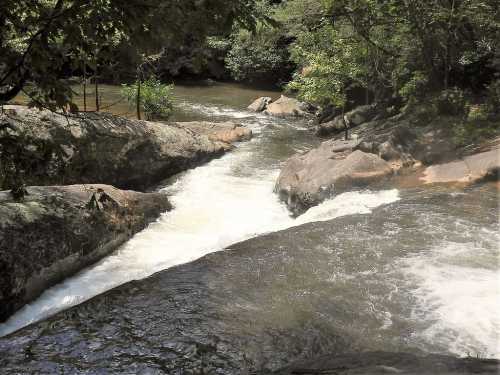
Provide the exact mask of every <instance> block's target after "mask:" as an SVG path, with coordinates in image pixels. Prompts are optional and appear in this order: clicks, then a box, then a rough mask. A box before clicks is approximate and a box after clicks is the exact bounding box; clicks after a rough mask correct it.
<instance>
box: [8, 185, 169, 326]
mask: <svg viewBox="0 0 500 375" xmlns="http://www.w3.org/2000/svg"><path fill="white" fill-rule="evenodd" d="M27 192H28V195H26V196H25V198H24V199H23V200H22V201H20V202H17V201H14V200H13V199H12V196H11V194H10V192H7V191H1V192H0V321H4V320H6V319H7V318H8V317H9V316H10V315H12V314H13V313H14V312H15V311H16V310H18V309H20V308H21V307H22V306H23V305H24V304H26V303H28V302H30V301H32V300H33V299H34V298H36V297H38V296H39V295H40V294H41V293H42V292H43V291H44V290H45V289H47V288H48V287H50V286H52V285H54V284H56V283H58V282H60V281H61V280H63V279H64V278H66V277H68V276H71V275H72V274H74V273H76V272H78V271H79V270H81V269H83V268H84V267H86V266H88V265H90V264H92V263H94V262H96V261H97V260H99V259H101V258H103V257H104V256H106V255H108V254H110V253H111V252H112V251H114V250H115V249H117V248H118V247H119V246H120V245H121V244H123V243H124V242H125V241H127V240H128V239H129V238H130V237H131V236H132V235H133V234H135V233H137V232H139V231H140V230H142V229H144V228H145V227H146V225H147V224H148V223H150V222H151V221H153V220H155V219H157V218H158V217H159V216H160V215H161V214H162V213H164V212H167V211H168V210H170V209H171V205H170V203H169V201H168V198H167V196H166V195H165V194H161V193H138V192H135V191H124V190H119V189H116V188H114V187H112V186H108V185H69V186H44V187H29V188H27Z"/></svg>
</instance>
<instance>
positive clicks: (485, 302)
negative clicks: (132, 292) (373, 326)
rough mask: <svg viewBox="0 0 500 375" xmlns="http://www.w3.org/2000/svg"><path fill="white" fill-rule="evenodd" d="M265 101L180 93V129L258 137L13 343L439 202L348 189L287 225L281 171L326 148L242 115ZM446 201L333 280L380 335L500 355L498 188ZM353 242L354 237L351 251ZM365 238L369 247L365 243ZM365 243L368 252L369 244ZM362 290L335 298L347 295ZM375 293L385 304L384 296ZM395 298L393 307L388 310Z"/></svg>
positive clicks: (187, 177) (70, 288)
mask: <svg viewBox="0 0 500 375" xmlns="http://www.w3.org/2000/svg"><path fill="white" fill-rule="evenodd" d="M102 90H104V91H103V92H104V93H106V98H107V102H109V103H113V102H116V100H118V99H117V98H118V96H117V95H118V93H119V89H118V88H116V87H112V86H105V87H103V88H102ZM263 95H266V96H273V97H277V96H278V95H279V93H276V92H269V91H258V90H252V89H247V88H244V87H242V86H238V85H227V84H216V85H213V86H177V88H176V115H175V119H176V120H199V119H209V120H216V121H219V120H233V121H237V122H240V123H242V124H244V125H245V126H247V127H249V128H251V129H252V130H253V132H254V134H255V137H254V139H253V140H252V141H250V142H245V143H241V144H239V145H238V146H237V148H236V149H235V150H234V151H233V152H231V153H229V154H227V155H225V156H224V157H222V158H220V159H217V160H214V161H212V162H210V163H209V164H207V165H205V166H202V167H198V168H196V169H193V170H190V171H187V172H184V173H182V174H180V175H179V176H176V177H175V178H174V179H170V180H169V181H166V182H165V184H164V185H163V187H161V189H160V190H161V191H162V192H164V193H165V194H168V195H169V196H170V197H171V201H172V203H173V204H174V207H175V209H174V210H173V211H171V212H169V213H166V214H164V215H163V216H162V217H161V218H160V219H159V220H158V221H157V222H155V223H153V224H151V225H150V226H149V227H148V228H147V229H145V230H144V231H143V232H141V233H139V234H137V235H136V236H135V237H134V238H133V239H131V240H130V241H129V242H128V243H127V244H125V245H124V246H123V247H122V248H121V249H119V250H118V251H116V252H115V253H114V254H112V255H110V256H108V257H107V258H105V259H103V260H102V261H100V262H98V263H97V264H95V265H93V266H91V267H89V268H88V269H86V270H84V271H82V272H80V273H79V274H77V275H76V276H74V277H72V278H69V279H67V280H66V281H64V282H62V283H61V284H59V285H56V286H54V287H53V288H50V289H49V290H47V291H46V292H45V293H44V294H43V295H42V296H41V297H40V298H38V299H37V300H36V301H34V302H33V303H31V304H29V305H27V306H26V307H24V308H23V309H22V310H20V311H19V312H18V313H17V314H15V315H14V316H13V317H12V318H11V319H10V320H9V321H7V322H6V323H5V324H2V325H0V334H4V335H5V334H8V333H10V332H12V331H14V330H17V329H19V328H21V327H23V326H25V325H27V324H30V323H32V322H34V321H37V320H40V319H43V318H45V317H48V316H50V315H53V314H55V313H56V312H58V311H60V310H63V309H67V308H69V307H70V306H73V305H76V304H79V303H81V302H83V301H85V300H87V299H89V298H91V297H93V296H96V295H98V294H101V293H103V292H105V291H107V290H109V289H111V288H113V287H116V286H118V285H121V284H123V283H126V282H127V281H130V280H135V279H143V278H145V277H147V276H149V275H151V274H153V273H155V272H157V271H160V270H164V269H167V268H170V267H172V266H175V265H178V264H183V263H186V262H190V261H193V260H195V259H198V258H200V257H202V256H203V255H205V254H208V253H211V252H216V251H219V250H222V249H224V248H226V247H228V246H229V245H231V244H234V243H236V242H239V241H242V240H245V239H248V238H252V237H255V236H258V235H261V234H265V233H270V232H275V231H279V230H283V229H286V228H291V227H295V226H298V225H301V224H305V223H311V222H319V221H327V220H332V219H334V218H338V217H348V216H349V215H354V214H366V215H370V213H371V212H372V211H373V209H375V208H376V207H379V206H381V205H385V204H391V203H392V204H396V205H397V204H398V203H394V202H398V201H401V202H405V201H406V200H409V199H413V198H414V197H415V196H416V195H417V196H421V195H422V194H423V195H426V194H427V195H430V196H433V194H438V193H439V194H442V192H435V191H433V190H432V189H427V190H423V191H418V192H417V193H416V192H414V191H413V192H407V191H398V190H395V189H388V190H383V191H378V192H370V191H360V192H349V193H345V194H342V195H339V196H337V197H335V198H334V199H331V200H329V201H326V202H324V203H323V204H321V205H319V206H317V207H314V208H312V209H310V210H309V211H308V212H306V213H305V214H304V215H302V216H300V217H299V218H297V219H294V218H292V217H290V215H289V212H288V211H287V209H286V207H285V206H284V205H283V204H281V203H280V202H279V201H278V199H277V197H276V196H275V195H274V194H273V187H274V183H275V181H276V178H277V176H278V173H279V169H280V166H281V165H282V163H283V162H284V160H286V158H287V157H289V156H290V155H292V154H294V153H296V152H299V151H304V150H308V149H310V148H311V147H314V146H315V145H316V144H318V140H316V139H315V138H314V137H313V136H312V134H311V133H310V132H309V131H308V130H307V124H305V123H302V122H300V121H286V120H278V119H273V118H269V117H266V116H264V115H260V114H257V115H256V114H252V113H249V112H247V111H246V110H245V109H244V108H245V107H246V105H248V103H250V102H251V101H252V100H253V99H254V98H256V97H258V96H263ZM120 105H122V104H120ZM120 105H118V106H115V107H113V108H114V109H113V110H114V112H115V113H125V112H126V111H127V108H126V107H120ZM445 194H449V195H450V196H452V197H455V196H456V199H457V205H458V206H460V207H461V208H462V210H461V211H460V212H456V213H455V214H453V213H450V212H444V213H443V212H437V211H436V209H435V208H433V207H436V206H425V207H426V210H427V211H425V210H423V211H422V212H421V213H420V212H419V213H418V215H420V216H419V220H418V223H417V224H418V226H419V227H418V230H415V231H414V232H412V231H409V232H408V231H407V225H406V224H407V223H406V222H405V220H407V217H408V215H406V216H405V215H401V217H399V216H398V217H397V220H399V221H400V222H401V223H402V224H401V225H399V224H398V223H393V224H392V226H389V227H388V228H385V229H384V232H383V233H376V234H371V236H372V238H375V237H377V238H379V239H380V238H382V239H384V238H387V249H386V250H385V252H377V251H376V252H375V254H376V257H375V258H373V259H372V261H373V267H372V265H371V264H369V263H368V264H363V267H361V268H362V269H364V271H363V272H358V274H356V276H353V274H351V275H349V274H346V273H343V272H344V271H345V270H344V271H342V272H340V271H339V273H337V274H335V272H334V271H333V269H332V272H330V274H331V275H330V276H329V277H330V278H333V279H332V280H337V282H338V280H339V279H342V277H344V278H345V280H344V281H345V282H346V284H345V285H350V284H349V281H348V280H349V279H353V278H358V279H357V282H359V285H366V286H367V287H366V288H367V289H366V291H363V293H365V292H366V293H370V292H373V298H369V300H373V301H374V302H373V303H371V305H370V306H369V310H371V311H372V312H375V313H376V315H377V316H378V318H379V319H380V321H382V326H381V327H380V326H377V330H378V331H377V332H379V333H378V334H382V335H383V333H384V332H386V331H390V330H392V329H396V328H397V326H398V323H397V322H398V320H405V321H406V322H412V323H411V324H413V325H414V326H415V327H421V328H417V329H415V332H416V333H415V332H414V333H413V334H412V341H413V342H414V345H415V346H417V347H419V348H422V349H424V350H430V351H437V352H444V351H448V352H452V353H455V354H458V355H466V354H470V355H481V356H494V357H498V358H500V347H499V333H500V320H499V318H498V317H499V316H500V314H499V313H500V267H499V255H500V252H499V249H498V243H499V239H500V238H499V234H498V222H497V218H498V216H497V215H498V211H497V210H498V200H497V198H496V191H491V189H490V190H487V191H485V192H479V193H478V192H477V191H469V192H456V191H450V192H446V193H445ZM464 197H465V198H464ZM438 204H439V202H438ZM396 207H397V206H396ZM437 207H439V206H437ZM468 207H469V208H470V209H467V208H468ZM380 221H381V222H383V221H384V218H383V217H382V218H381V219H380ZM403 224H405V225H406V227H405V225H403ZM402 228H406V229H405V230H406V231H405V232H404V236H405V237H404V238H405V241H406V242H405V244H403V243H402V242H398V241H395V240H392V241H391V239H393V238H397V235H398V232H399V231H402ZM332 236H333V239H332ZM354 236H355V234H354ZM356 240H357V238H353V239H351V241H352V242H354V243H356ZM322 241H325V246H331V245H330V244H331V242H332V241H333V242H335V233H331V234H330V237H329V238H328V241H329V242H328V244H327V241H326V239H322V238H321V237H318V238H317V243H316V244H315V245H317V246H321V245H322ZM359 241H365V240H363V239H362V236H360V238H359ZM374 243H375V242H374ZM357 246H358V247H359V243H357ZM363 246H365V247H366V248H367V249H370V246H372V245H370V241H369V239H368V240H366V241H365V242H363ZM373 246H375V245H373ZM375 250H376V249H375ZM353 254H354V253H352V252H351V253H346V254H345V259H340V260H339V262H340V263H343V262H344V261H345V262H346V264H347V263H348V261H349V258H350V257H352V256H353ZM336 256H338V254H337V255H336ZM363 256H364V257H366V254H365V255H363ZM311 257H313V255H311ZM367 258H368V260H366V259H364V258H363V257H361V258H360V259H356V262H359V263H361V262H363V261H364V262H368V261H370V259H369V258H370V257H367ZM322 266H324V265H322ZM377 267H378V268H377ZM320 268H321V267H318V272H319V269H320ZM342 274H344V276H342ZM380 278H382V279H384V280H382V281H380V280H379V279H380ZM364 279H366V280H368V281H367V284H362V282H363V280H364ZM330 281H331V280H330ZM374 281H377V282H378V281H380V282H384V283H386V284H387V285H390V288H388V289H387V290H386V288H385V287H384V288H381V291H377V288H376V287H373V285H378V284H377V283H375V284H373V285H372V284H370V282H374ZM353 285H354V284H353ZM372 287H373V288H374V289H373V290H370V288H372ZM323 292H324V291H323ZM358 292H359V290H358V291H352V290H343V289H335V290H334V291H332V293H345V295H346V296H349V295H355V294H356V293H358ZM353 293H354V294H353ZM377 293H379V294H380V293H382V294H383V295H382V296H379V297H380V298H379V297H377V296H378V294H377ZM393 295H394V298H393ZM398 296H399V297H398ZM395 301H397V303H398V306H399V307H398V308H397V309H394V308H392V307H391V306H392V305H393V304H394V303H395ZM353 303H354V302H353ZM396 315H397V316H396ZM405 324H408V323H405ZM380 332H381V333H380Z"/></svg>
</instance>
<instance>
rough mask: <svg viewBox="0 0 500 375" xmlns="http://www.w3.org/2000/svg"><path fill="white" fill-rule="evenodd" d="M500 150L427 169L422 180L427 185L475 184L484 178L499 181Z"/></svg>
mask: <svg viewBox="0 0 500 375" xmlns="http://www.w3.org/2000/svg"><path fill="white" fill-rule="evenodd" d="M499 170H500V149H493V150H491V151H487V152H483V153H479V154H475V155H471V156H466V157H464V158H463V159H461V160H456V161H453V162H450V163H445V164H437V165H432V166H430V167H427V168H426V169H425V171H424V175H423V177H422V180H423V181H424V182H425V183H427V184H431V183H445V182H464V183H473V182H476V181H479V180H482V179H484V178H489V177H491V178H495V179H498V171H499Z"/></svg>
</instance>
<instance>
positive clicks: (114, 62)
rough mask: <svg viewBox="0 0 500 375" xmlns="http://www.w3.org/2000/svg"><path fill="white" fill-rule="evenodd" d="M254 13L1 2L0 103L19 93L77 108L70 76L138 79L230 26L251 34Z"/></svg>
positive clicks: (178, 2) (182, 2)
mask: <svg viewBox="0 0 500 375" xmlns="http://www.w3.org/2000/svg"><path fill="white" fill-rule="evenodd" d="M254 8H255V6H254V1H253V0H203V1H201V2H200V1H199V0H168V1H162V0H146V1H143V0H141V1H139V0H93V1H87V0H40V1H28V0H2V1H1V2H0V104H1V103H5V102H8V101H9V100H11V99H12V98H14V97H15V96H16V95H17V94H18V93H19V92H21V90H23V91H24V92H25V94H26V95H28V96H29V97H31V98H32V100H33V102H34V104H36V105H38V106H48V107H50V108H52V109H55V108H62V107H65V106H70V107H71V108H70V109H71V110H77V108H75V106H74V105H73V104H72V100H71V99H72V95H73V93H72V91H71V88H70V81H69V80H67V79H66V78H68V77H70V76H71V75H84V74H86V73H87V72H88V73H89V74H91V75H92V76H93V77H94V80H95V81H97V80H98V79H99V78H100V77H105V76H109V75H113V74H115V73H116V72H123V70H126V71H127V73H128V74H129V75H131V76H132V77H135V76H138V75H141V77H140V78H141V79H142V74H143V73H144V69H145V65H147V66H148V67H149V66H151V65H152V63H154V62H159V61H161V60H162V59H165V58H168V56H166V53H167V51H168V50H169V49H172V48H177V47H178V46H185V45H201V44H203V43H204V42H205V37H206V36H207V35H217V34H220V33H223V32H226V34H227V31H229V30H230V29H231V27H232V25H233V22H235V21H236V22H238V23H239V24H241V25H242V26H244V27H245V28H249V29H252V28H253V25H254V23H255V10H254ZM167 46H168V48H167ZM27 83H31V84H30V85H27Z"/></svg>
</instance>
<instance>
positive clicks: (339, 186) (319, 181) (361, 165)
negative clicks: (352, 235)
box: [275, 141, 393, 214]
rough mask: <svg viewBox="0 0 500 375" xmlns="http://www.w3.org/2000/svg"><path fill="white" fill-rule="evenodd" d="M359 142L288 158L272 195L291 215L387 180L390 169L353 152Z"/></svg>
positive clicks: (335, 143) (327, 145)
mask: <svg viewBox="0 0 500 375" xmlns="http://www.w3.org/2000/svg"><path fill="white" fill-rule="evenodd" d="M359 144H360V142H359V141H327V142H323V143H322V144H321V146H320V147H318V148H316V149H313V150H311V151H309V152H307V153H305V154H299V155H295V156H293V157H292V158H290V159H289V160H288V161H287V162H286V164H285V166H284V167H283V169H282V170H281V173H280V176H279V177H278V181H277V183H276V187H275V191H276V192H277V193H278V194H279V196H280V199H281V200H283V201H284V202H286V204H287V205H288V207H289V208H290V210H291V211H292V212H293V213H294V214H300V213H302V212H304V211H305V210H307V209H308V208H309V207H312V206H314V205H317V204H318V203H320V202H322V201H323V200H325V199H327V198H329V197H331V196H332V195H333V194H338V193H341V192H344V191H346V190H349V189H351V188H353V187H359V186H367V185H369V184H371V183H373V182H376V181H379V180H380V179H382V178H384V177H387V176H390V175H391V174H392V172H393V171H392V168H391V166H390V165H389V164H388V163H387V162H386V161H384V160H383V159H381V158H380V157H379V156H377V155H375V154H370V153H365V152H363V151H360V150H356V151H353V150H354V149H355V148H356V147H358V145H359Z"/></svg>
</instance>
